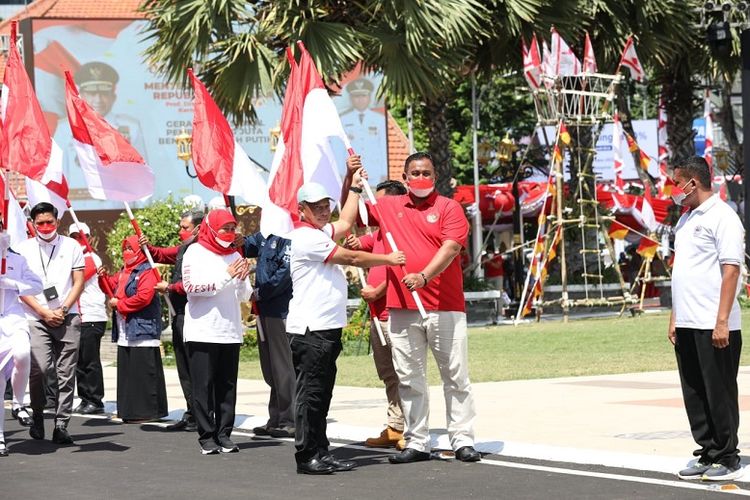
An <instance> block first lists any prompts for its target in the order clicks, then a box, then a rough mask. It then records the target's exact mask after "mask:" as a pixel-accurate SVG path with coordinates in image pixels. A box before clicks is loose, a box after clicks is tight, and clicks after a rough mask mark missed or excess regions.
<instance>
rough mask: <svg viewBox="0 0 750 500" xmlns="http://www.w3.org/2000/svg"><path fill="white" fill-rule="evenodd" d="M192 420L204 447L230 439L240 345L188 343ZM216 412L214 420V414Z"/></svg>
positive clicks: (235, 400)
mask: <svg viewBox="0 0 750 500" xmlns="http://www.w3.org/2000/svg"><path fill="white" fill-rule="evenodd" d="M185 345H186V346H187V352H188V356H189V358H190V380H191V382H192V387H193V417H194V418H195V423H196V424H197V426H198V441H199V442H200V443H201V445H204V444H207V443H211V442H218V440H219V439H220V438H222V437H226V438H228V437H229V436H230V434H232V429H233V427H234V408H235V404H236V402H237V369H238V365H239V361H240V344H213V343H208V342H187V343H186V344H185ZM212 410H213V418H212V417H211V411H212Z"/></svg>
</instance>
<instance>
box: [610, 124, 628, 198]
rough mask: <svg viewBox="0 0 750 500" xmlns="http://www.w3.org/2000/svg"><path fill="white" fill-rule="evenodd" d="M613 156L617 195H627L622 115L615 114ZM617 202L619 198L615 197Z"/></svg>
mask: <svg viewBox="0 0 750 500" xmlns="http://www.w3.org/2000/svg"><path fill="white" fill-rule="evenodd" d="M612 156H613V158H614V162H615V164H614V171H615V189H616V191H617V194H624V193H625V181H624V180H623V178H622V168H623V165H624V164H623V154H622V125H621V124H620V115H619V114H618V113H615V118H614V124H613V125H612ZM615 201H617V197H615Z"/></svg>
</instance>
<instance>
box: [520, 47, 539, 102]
mask: <svg viewBox="0 0 750 500" xmlns="http://www.w3.org/2000/svg"><path fill="white" fill-rule="evenodd" d="M521 44H522V47H521V49H522V51H523V74H524V76H525V77H526V81H527V82H528V83H529V86H530V87H531V88H532V89H538V88H539V87H540V86H541V84H542V61H541V57H540V55H539V42H537V39H536V35H534V36H533V38H532V39H531V46H530V47H527V46H526V40H524V39H521Z"/></svg>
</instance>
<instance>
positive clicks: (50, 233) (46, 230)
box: [36, 223, 57, 241]
mask: <svg viewBox="0 0 750 500" xmlns="http://www.w3.org/2000/svg"><path fill="white" fill-rule="evenodd" d="M36 232H37V234H38V235H39V236H40V237H41V238H43V239H45V240H47V241H49V240H51V239H52V238H54V237H55V236H57V228H56V227H55V225H54V224H48V223H44V224H39V225H38V226H36Z"/></svg>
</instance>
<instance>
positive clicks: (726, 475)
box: [701, 464, 742, 481]
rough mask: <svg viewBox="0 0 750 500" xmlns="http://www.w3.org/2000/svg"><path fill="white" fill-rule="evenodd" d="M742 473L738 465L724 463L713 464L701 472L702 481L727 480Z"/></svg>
mask: <svg viewBox="0 0 750 500" xmlns="http://www.w3.org/2000/svg"><path fill="white" fill-rule="evenodd" d="M741 475H742V469H741V468H740V466H739V465H736V466H735V467H727V466H726V465H721V464H713V465H712V466H711V468H710V469H708V470H707V471H706V472H704V473H703V476H701V479H702V480H703V481H729V480H730V479H736V478H738V477H740V476H741Z"/></svg>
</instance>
